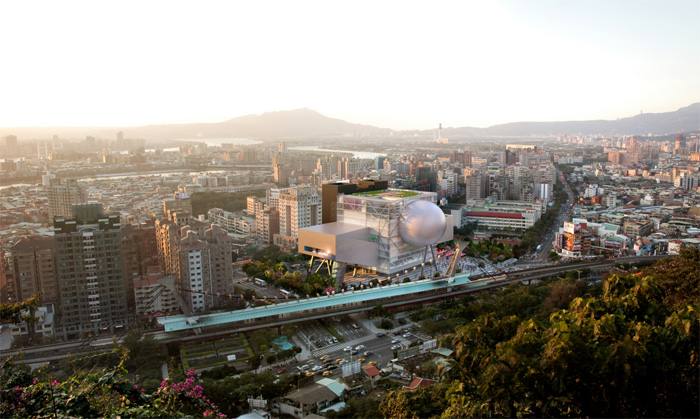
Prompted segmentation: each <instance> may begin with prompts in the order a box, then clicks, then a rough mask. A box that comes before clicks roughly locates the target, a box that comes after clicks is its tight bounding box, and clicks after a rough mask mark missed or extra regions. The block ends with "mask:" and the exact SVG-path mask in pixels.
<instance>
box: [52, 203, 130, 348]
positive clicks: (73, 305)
mask: <svg viewBox="0 0 700 419" xmlns="http://www.w3.org/2000/svg"><path fill="white" fill-rule="evenodd" d="M121 233H122V231H121V224H120V221H119V216H118V215H105V214H104V213H103V212H102V206H101V205H99V204H81V205H75V206H74V207H73V216H72V217H71V218H65V217H56V219H55V221H54V234H55V235H54V239H55V246H56V274H57V278H58V283H59V295H60V297H59V298H60V301H61V312H60V324H61V325H62V327H63V330H64V335H65V336H66V337H76V336H82V335H84V334H86V333H97V332H99V331H100V330H110V329H111V330H114V329H115V328H121V327H124V326H125V325H126V324H127V323H128V321H129V313H128V301H127V300H128V297H127V289H126V284H125V281H124V276H123V261H122V252H121V238H122V234H121ZM129 292H130V291H129Z"/></svg>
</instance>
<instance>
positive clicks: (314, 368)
mask: <svg viewBox="0 0 700 419" xmlns="http://www.w3.org/2000/svg"><path fill="white" fill-rule="evenodd" d="M322 369H323V367H322V366H320V365H316V366H315V367H313V368H311V371H314V372H317V371H321V370H322Z"/></svg>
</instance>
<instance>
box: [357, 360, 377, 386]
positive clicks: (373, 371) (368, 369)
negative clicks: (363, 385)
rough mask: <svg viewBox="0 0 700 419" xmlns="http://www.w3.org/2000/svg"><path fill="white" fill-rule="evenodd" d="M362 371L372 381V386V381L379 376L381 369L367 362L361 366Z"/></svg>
mask: <svg viewBox="0 0 700 419" xmlns="http://www.w3.org/2000/svg"><path fill="white" fill-rule="evenodd" d="M362 371H363V372H364V373H365V375H366V376H367V377H369V379H370V381H371V382H372V387H374V383H375V382H376V381H377V380H379V378H380V377H381V371H379V368H377V366H376V365H372V364H368V365H365V366H364V367H362Z"/></svg>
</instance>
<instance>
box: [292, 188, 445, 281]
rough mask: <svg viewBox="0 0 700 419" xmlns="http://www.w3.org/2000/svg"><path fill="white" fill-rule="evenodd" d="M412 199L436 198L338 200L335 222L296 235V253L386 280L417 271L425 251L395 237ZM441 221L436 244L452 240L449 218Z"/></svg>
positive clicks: (381, 194) (390, 194) (402, 193)
mask: <svg viewBox="0 0 700 419" xmlns="http://www.w3.org/2000/svg"><path fill="white" fill-rule="evenodd" d="M416 200H426V201H428V202H431V203H435V202H436V200H437V194H436V193H435V192H420V191H410V190H401V189H385V190H377V191H370V192H362V193H355V194H343V195H339V196H338V201H337V221H336V222H332V223H326V224H321V225H317V226H313V227H308V228H303V229H301V230H299V244H298V249H299V252H301V253H304V254H307V255H310V256H314V257H318V258H321V259H325V260H330V261H334V262H340V263H342V264H343V265H346V266H353V265H354V266H357V267H361V268H364V269H366V270H369V271H372V272H376V273H377V274H380V275H385V276H391V275H396V274H399V273H401V272H403V271H405V270H407V269H410V268H413V267H415V266H419V265H421V263H423V261H424V258H425V257H426V247H425V246H417V245H413V244H411V243H408V242H407V241H405V240H404V239H403V238H402V236H401V233H400V230H401V223H402V222H404V220H403V219H402V217H403V216H404V213H405V210H406V208H407V206H408V205H409V204H411V202H413V201H416ZM445 217H446V228H445V229H444V234H443V235H442V237H440V238H439V239H438V240H437V241H436V242H435V243H441V242H444V241H449V240H452V237H453V236H452V227H453V225H454V223H453V222H452V216H445ZM427 221H429V220H426V222H427ZM428 253H429V252H428ZM428 256H429V255H428Z"/></svg>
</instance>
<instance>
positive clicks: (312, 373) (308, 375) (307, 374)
mask: <svg viewBox="0 0 700 419" xmlns="http://www.w3.org/2000/svg"><path fill="white" fill-rule="evenodd" d="M304 375H306V376H307V377H313V376H314V375H316V373H315V372H313V371H306V374H304Z"/></svg>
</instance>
